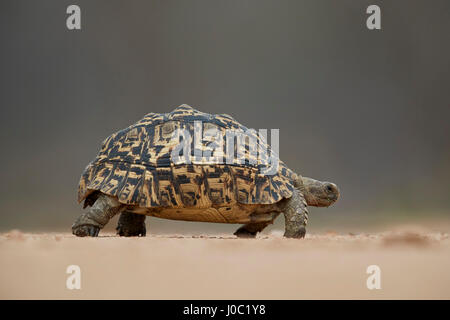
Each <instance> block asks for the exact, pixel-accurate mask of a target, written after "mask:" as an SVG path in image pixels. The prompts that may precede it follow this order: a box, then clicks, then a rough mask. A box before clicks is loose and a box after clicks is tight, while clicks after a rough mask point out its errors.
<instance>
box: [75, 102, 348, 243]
mask: <svg viewBox="0 0 450 320" xmlns="http://www.w3.org/2000/svg"><path fill="white" fill-rule="evenodd" d="M202 132H203V134H202ZM230 132H231V133H240V134H242V133H247V134H248V135H249V138H248V139H247V140H245V139H244V140H245V141H247V143H238V141H239V140H235V137H234V136H232V135H230ZM229 136H231V137H232V138H230V139H228V137H229ZM236 136H237V137H239V135H236ZM174 137H175V138H174ZM251 139H253V140H251ZM235 141H236V143H235ZM250 141H251V142H250ZM241 142H242V140H241ZM180 146H182V147H180ZM208 150H209V152H208ZM255 150H258V152H255ZM261 150H270V147H269V146H268V144H267V142H266V139H265V137H264V135H258V134H255V131H254V130H253V131H252V130H249V129H247V128H246V127H244V126H242V125H241V124H240V123H238V122H237V121H236V120H234V119H233V118H232V117H230V116H229V115H225V114H220V115H211V114H208V113H203V112H200V111H197V110H195V109H193V108H192V107H190V106H188V105H181V106H179V107H178V108H176V109H175V110H174V111H172V112H170V113H150V114H147V115H146V116H145V117H144V118H143V119H141V120H140V121H138V122H137V123H135V124H133V125H131V126H129V127H128V128H126V129H124V130H121V131H118V132H116V133H114V134H112V135H111V136H109V137H108V138H107V139H106V140H105V141H104V142H103V145H102V148H101V150H100V153H99V154H98V155H97V157H96V158H95V159H94V160H93V161H92V162H91V163H89V164H88V166H87V167H86V169H85V171H84V173H83V174H82V176H81V179H80V183H79V187H78V201H79V202H82V201H83V200H84V206H83V208H86V207H89V210H87V211H86V212H85V213H83V214H82V215H81V216H79V217H78V219H77V220H76V221H75V223H74V224H73V225H72V232H73V234H75V235H76V236H81V237H82V236H93V237H95V236H97V235H98V233H99V231H100V229H102V228H103V227H104V226H105V225H106V224H107V223H108V221H109V220H110V219H111V218H112V217H113V216H115V215H117V214H119V213H120V214H121V215H120V217H119V222H118V226H117V233H118V234H119V235H121V236H145V234H146V228H145V217H146V216H147V215H148V216H154V217H158V218H165V219H174V220H185V221H203V222H220V223H238V224H243V226H241V227H240V228H239V229H238V230H237V231H236V232H235V233H234V234H235V235H236V236H238V237H255V236H256V234H257V233H258V232H260V231H262V230H263V229H264V228H265V227H266V226H267V225H269V224H271V223H273V221H274V220H275V218H276V217H277V216H278V215H279V214H280V213H283V214H284V217H285V233H284V236H285V237H289V238H303V237H304V236H305V232H306V229H305V227H306V223H307V219H308V212H307V206H308V205H310V206H317V207H327V206H330V205H331V204H333V203H334V202H335V201H336V200H337V199H338V197H339V190H338V188H337V186H336V185H335V184H333V183H330V182H321V181H317V180H314V179H311V178H306V177H303V176H301V175H298V174H296V173H294V172H293V171H292V170H290V169H289V168H288V167H287V166H286V165H285V164H284V163H283V162H282V161H281V160H278V161H273V160H274V159H275V157H273V159H272V158H270V159H271V160H272V161H271V160H268V159H269V157H268V156H267V154H265V153H264V152H261ZM175 151H177V152H175ZM225 151H226V152H228V154H226V160H227V161H224V159H225V156H224V154H225V153H226V152H225ZM229 153H232V156H229ZM177 154H178V158H176V157H174V155H175V156H177ZM273 154H274V153H273ZM235 155H240V157H238V156H236V157H234V156H235ZM271 155H272V153H271ZM220 160H222V161H220ZM275 163H276V164H277V166H276V167H275V169H276V170H275V171H274V172H269V173H267V168H268V167H269V165H270V164H272V165H273V164H275ZM273 167H274V166H272V168H273ZM264 170H266V172H264ZM269 171H270V170H269ZM272 171H273V170H272Z"/></svg>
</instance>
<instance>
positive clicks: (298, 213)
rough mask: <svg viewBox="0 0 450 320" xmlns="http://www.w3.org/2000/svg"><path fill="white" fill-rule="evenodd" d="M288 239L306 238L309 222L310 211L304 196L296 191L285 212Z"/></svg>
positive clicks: (285, 233)
mask: <svg viewBox="0 0 450 320" xmlns="http://www.w3.org/2000/svg"><path fill="white" fill-rule="evenodd" d="M283 212H284V221H285V232H284V236H285V237H286V238H304V237H305V234H306V223H307V222H308V209H307V205H306V201H305V198H304V197H303V194H302V193H301V192H300V191H298V190H294V192H293V193H292V197H291V198H290V199H289V200H288V201H287V202H286V206H285V208H284V210H283Z"/></svg>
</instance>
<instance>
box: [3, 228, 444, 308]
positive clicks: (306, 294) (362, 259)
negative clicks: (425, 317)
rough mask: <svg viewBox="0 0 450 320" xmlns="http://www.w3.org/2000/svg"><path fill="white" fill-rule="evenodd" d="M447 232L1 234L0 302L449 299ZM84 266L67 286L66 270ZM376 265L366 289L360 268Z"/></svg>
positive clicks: (363, 275)
mask: <svg viewBox="0 0 450 320" xmlns="http://www.w3.org/2000/svg"><path fill="white" fill-rule="evenodd" d="M449 249H450V238H449V235H448V234H447V233H443V232H426V231H420V230H419V231H411V230H408V231H396V232H385V233H377V234H356V235H353V234H345V235H343V234H335V233H325V234H312V235H307V238H306V239H304V240H292V239H283V238H282V234H281V232H279V231H275V232H272V233H271V234H270V235H265V236H261V237H259V238H257V239H245V240H243V239H236V238H234V237H233V236H229V235H227V236H210V235H209V236H206V235H205V236H196V237H191V236H177V235H173V236H171V235H165V236H163V235H161V236H149V237H146V238H119V237H116V236H114V235H113V234H107V235H102V236H101V237H99V238H76V237H74V236H72V235H70V234H53V233H52V234H31V233H21V232H19V231H11V232H8V233H3V234H0V270H1V273H0V298H1V299H35V298H39V299H81V298H85V299H86V298H87V299H92V298H95V299H108V298H113V299H116V298H119V299H316V298H325V299H355V298H356V299H417V298H424V299H432V298H433V299H434V298H437V299H450V250H449ZM69 265H78V266H80V268H81V289H80V290H68V289H67V288H66V280H67V277H68V276H69V275H68V274H66V268H67V267H68V266H69ZM369 265H378V266H379V267H380V269H381V289H380V290H376V289H375V290H369V289H367V286H366V280H367V277H368V276H369V275H368V274H367V273H366V269H367V267H368V266H369Z"/></svg>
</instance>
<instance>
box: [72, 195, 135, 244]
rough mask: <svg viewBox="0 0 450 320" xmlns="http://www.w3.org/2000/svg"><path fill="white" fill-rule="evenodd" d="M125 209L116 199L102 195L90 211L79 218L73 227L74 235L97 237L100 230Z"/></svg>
mask: <svg viewBox="0 0 450 320" xmlns="http://www.w3.org/2000/svg"><path fill="white" fill-rule="evenodd" d="M125 207H126V206H125V205H124V204H121V203H120V202H119V201H118V200H117V199H116V198H113V197H110V196H107V195H105V194H101V195H100V196H99V197H98V198H97V200H96V201H95V203H94V204H93V205H92V207H90V209H89V211H88V212H86V213H83V214H82V215H81V216H79V217H78V219H77V220H76V221H75V223H74V224H73V225H72V233H73V234H74V235H76V236H78V237H86V236H90V237H96V236H98V233H99V231H100V229H103V227H104V226H105V225H106V224H107V223H108V221H109V220H110V219H111V218H112V217H114V216H115V215H116V214H118V213H119V212H121V211H123V210H124V209H125Z"/></svg>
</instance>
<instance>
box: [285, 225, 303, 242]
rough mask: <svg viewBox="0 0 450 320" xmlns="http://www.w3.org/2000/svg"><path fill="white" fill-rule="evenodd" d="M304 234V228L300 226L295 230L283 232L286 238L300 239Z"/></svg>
mask: <svg viewBox="0 0 450 320" xmlns="http://www.w3.org/2000/svg"><path fill="white" fill-rule="evenodd" d="M305 234H306V228H305V227H300V229H299V230H296V231H290V230H289V231H288V230H286V232H285V233H284V236H285V237H286V238H294V239H302V238H304V237H305Z"/></svg>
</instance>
